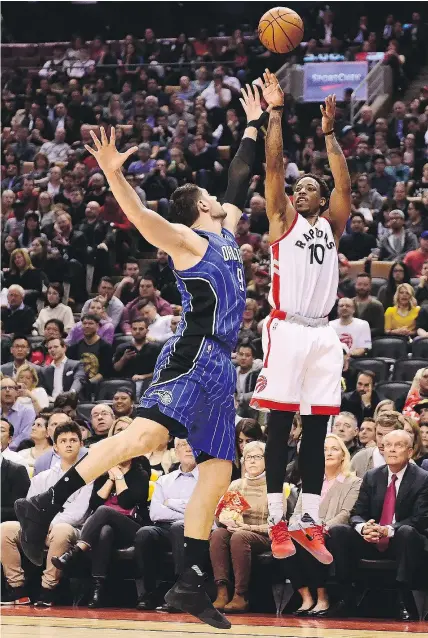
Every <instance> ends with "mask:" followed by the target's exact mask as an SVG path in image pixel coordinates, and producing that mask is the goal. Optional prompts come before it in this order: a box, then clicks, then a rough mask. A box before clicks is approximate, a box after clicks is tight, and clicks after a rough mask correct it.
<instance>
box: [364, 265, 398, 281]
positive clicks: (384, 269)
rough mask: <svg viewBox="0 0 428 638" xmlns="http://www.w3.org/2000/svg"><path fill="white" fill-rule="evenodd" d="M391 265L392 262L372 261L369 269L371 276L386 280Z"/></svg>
mask: <svg viewBox="0 0 428 638" xmlns="http://www.w3.org/2000/svg"><path fill="white" fill-rule="evenodd" d="M393 263H394V262H393V261H372V262H371V267H370V274H371V276H372V277H382V278H383V279H388V277H389V271H390V270H391V268H392V264H393Z"/></svg>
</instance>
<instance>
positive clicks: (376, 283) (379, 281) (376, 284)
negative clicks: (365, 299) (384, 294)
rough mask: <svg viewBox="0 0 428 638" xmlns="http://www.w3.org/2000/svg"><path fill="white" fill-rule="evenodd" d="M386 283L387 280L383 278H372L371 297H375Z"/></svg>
mask: <svg viewBox="0 0 428 638" xmlns="http://www.w3.org/2000/svg"><path fill="white" fill-rule="evenodd" d="M386 283H387V279H384V278H383V277H372V295H374V296H375V297H377V294H378V292H379V290H380V289H381V288H382V286H383V285H384V284H386Z"/></svg>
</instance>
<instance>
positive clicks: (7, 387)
mask: <svg viewBox="0 0 428 638" xmlns="http://www.w3.org/2000/svg"><path fill="white" fill-rule="evenodd" d="M17 398H18V386H17V383H16V381H14V380H13V379H12V378H10V377H3V379H2V380H1V416H2V417H4V418H6V419H7V420H8V421H10V423H11V424H12V425H13V428H14V434H13V439H12V442H11V444H10V448H11V450H16V448H17V447H18V446H19V444H20V443H21V441H23V440H24V439H29V438H30V434H31V428H32V425H33V423H34V421H35V419H36V413H35V411H34V408H33V406H32V405H23V404H22V403H17V401H16V399H17Z"/></svg>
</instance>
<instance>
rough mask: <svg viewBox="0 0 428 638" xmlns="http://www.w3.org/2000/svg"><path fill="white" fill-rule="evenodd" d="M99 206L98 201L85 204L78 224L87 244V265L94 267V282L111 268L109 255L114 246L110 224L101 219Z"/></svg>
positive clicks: (113, 236)
mask: <svg viewBox="0 0 428 638" xmlns="http://www.w3.org/2000/svg"><path fill="white" fill-rule="evenodd" d="M100 215H101V206H100V204H99V203H98V202H95V201H89V202H88V203H87V204H86V210H85V219H84V220H83V221H82V223H81V224H79V227H78V228H79V231H80V232H81V233H83V234H84V236H85V238H86V242H87V245H88V261H87V263H88V265H90V266H93V267H94V275H93V279H94V283H96V282H98V281H99V279H100V278H101V276H102V275H103V274H108V273H109V272H110V269H111V266H110V264H111V262H112V259H111V255H110V254H109V253H111V252H113V250H114V248H115V235H114V233H113V231H112V229H111V227H110V225H109V224H108V223H107V222H106V221H104V220H103V219H102V217H101V216H100Z"/></svg>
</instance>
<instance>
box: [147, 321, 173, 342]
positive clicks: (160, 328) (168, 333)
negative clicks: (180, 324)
mask: <svg viewBox="0 0 428 638" xmlns="http://www.w3.org/2000/svg"><path fill="white" fill-rule="evenodd" d="M171 319H172V315H166V316H165V317H161V316H160V315H156V318H155V320H154V321H153V323H151V324H150V326H149V328H148V330H147V336H148V337H149V339H150V340H151V341H157V342H158V343H165V341H168V339H169V338H170V337H172V336H173V334H174V333H173V332H172V330H171Z"/></svg>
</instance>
